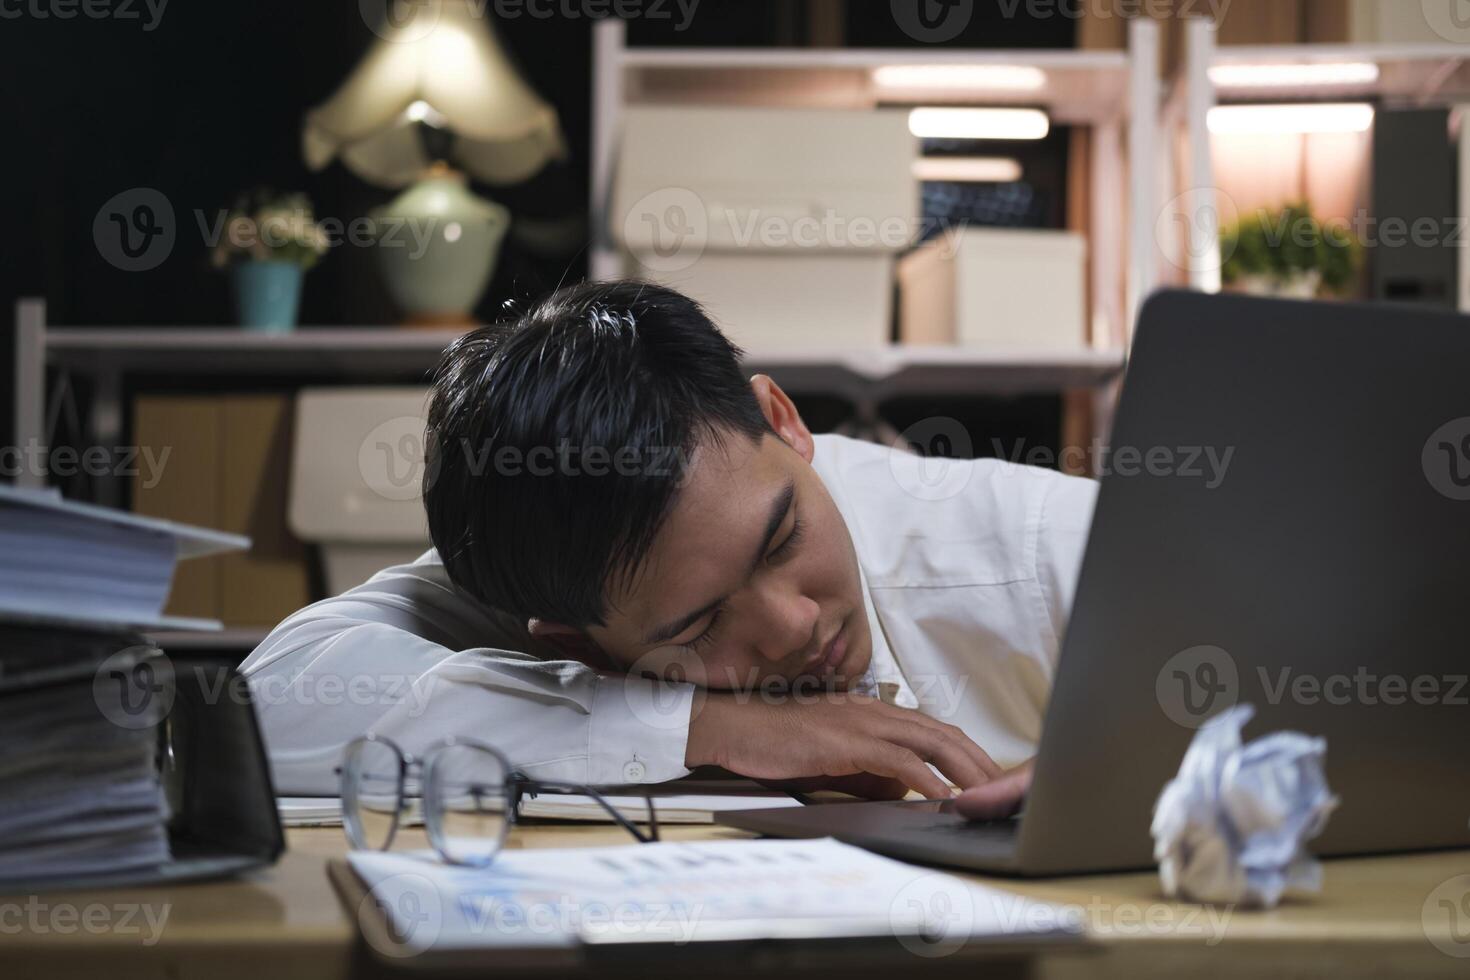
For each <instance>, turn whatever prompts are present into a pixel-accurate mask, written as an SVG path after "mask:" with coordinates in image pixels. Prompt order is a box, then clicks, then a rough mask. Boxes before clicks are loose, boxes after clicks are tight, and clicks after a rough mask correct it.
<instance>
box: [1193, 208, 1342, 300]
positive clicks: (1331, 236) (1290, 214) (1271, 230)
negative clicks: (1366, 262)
mask: <svg viewBox="0 0 1470 980" xmlns="http://www.w3.org/2000/svg"><path fill="white" fill-rule="evenodd" d="M1358 251H1359V245H1358V241H1357V239H1356V238H1355V237H1354V235H1353V233H1352V232H1351V231H1350V230H1349V229H1348V228H1347V227H1346V225H1342V226H1333V225H1332V224H1331V223H1326V224H1324V223H1323V222H1321V221H1318V220H1317V218H1316V217H1315V216H1313V214H1312V209H1311V206H1310V205H1308V204H1307V203H1306V202H1305V201H1301V202H1295V203H1291V204H1288V205H1286V206H1285V207H1283V208H1281V209H1280V210H1278V211H1269V210H1267V209H1265V208H1261V209H1258V210H1257V211H1256V212H1254V213H1253V214H1251V215H1247V216H1245V217H1242V218H1241V219H1240V221H1238V222H1237V223H1236V224H1234V225H1231V226H1230V227H1228V228H1225V229H1224V230H1223V231H1222V232H1221V233H1220V254H1221V255H1222V256H1223V257H1224V259H1225V263H1224V265H1223V266H1222V268H1221V270H1220V271H1221V277H1222V278H1223V280H1224V282H1225V285H1226V286H1227V287H1229V288H1232V289H1238V290H1240V291H1242V292H1247V293H1254V294H1256V295H1263V296H1285V297H1290V298H1295V299H1313V298H1315V297H1317V296H1319V295H1321V294H1323V293H1324V292H1327V293H1333V294H1337V295H1342V294H1344V293H1347V292H1350V291H1351V290H1352V288H1353V285H1354V283H1355V279H1356V273H1357V267H1358Z"/></svg>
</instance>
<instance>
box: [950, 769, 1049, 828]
mask: <svg viewBox="0 0 1470 980" xmlns="http://www.w3.org/2000/svg"><path fill="white" fill-rule="evenodd" d="M1035 761H1036V760H1035V759H1028V760H1026V761H1025V762H1023V763H1021V764H1020V765H1019V766H1017V767H1016V768H1014V769H1008V770H1006V772H1005V774H1004V775H1003V776H1001V777H1000V778H999V779H992V780H991V781H990V782H988V783H986V784H984V785H983V786H976V787H974V788H971V789H966V790H965V791H964V792H963V793H961V794H960V795H959V796H957V797H955V801H954V808H955V809H956V810H958V811H959V812H960V813H962V814H964V815H965V816H967V817H969V818H970V819H971V820H1004V819H1005V818H1006V817H1012V816H1015V814H1016V811H1018V810H1020V809H1021V804H1022V803H1023V802H1024V801H1025V799H1026V793H1027V792H1029V791H1030V789H1031V767H1032V764H1033V763H1034V762H1035Z"/></svg>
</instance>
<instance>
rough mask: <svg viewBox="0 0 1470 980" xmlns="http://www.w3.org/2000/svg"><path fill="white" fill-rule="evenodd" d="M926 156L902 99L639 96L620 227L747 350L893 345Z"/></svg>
mask: <svg viewBox="0 0 1470 980" xmlns="http://www.w3.org/2000/svg"><path fill="white" fill-rule="evenodd" d="M917 153H918V142H917V140H916V139H915V138H914V136H913V135H912V134H910V133H909V131H908V114H907V112H905V111H902V110H877V111H873V110H861V111H855V110H838V109H764V108H760V109H757V108H737V107H700V108H695V109H691V108H684V107H662V106H658V107H655V106H642V107H635V108H632V109H630V110H629V111H628V112H627V114H626V116H625V120H624V128H623V132H622V152H621V156H620V158H619V161H618V167H617V177H616V181H615V184H614V188H613V203H612V229H611V230H612V232H613V234H614V235H615V236H616V238H617V240H618V241H619V242H620V244H621V245H622V246H623V247H624V249H626V252H627V255H628V257H629V261H628V263H627V265H628V269H627V271H628V273H629V274H632V275H644V276H648V277H649V278H653V279H656V280H658V281H661V282H664V283H666V284H668V285H670V286H672V287H674V288H676V289H679V290H680V291H682V292H685V293H687V294H688V295H690V296H692V297H694V298H695V299H697V300H699V301H700V302H702V303H704V304H705V305H706V306H708V308H709V310H710V312H711V314H712V315H713V317H714V319H715V320H716V322H717V323H718V324H719V325H720V326H721V327H722V328H724V329H725V331H726V333H727V334H728V335H729V336H730V337H731V339H732V340H734V341H735V342H736V343H738V344H740V345H741V346H743V347H745V348H747V349H749V350H754V351H758V352H761V353H764V352H767V351H770V350H773V349H774V350H781V349H786V350H790V349H808V350H809V349H814V348H832V347H837V348H858V347H871V346H874V345H880V344H885V343H887V342H888V341H889V340H890V335H891V325H892V299H891V297H892V283H893V257H894V256H895V255H896V254H897V253H899V252H901V251H903V250H904V249H906V248H908V247H909V246H910V245H911V244H912V242H913V240H914V239H915V237H916V235H917V231H918V228H919V224H920V202H919V183H918V181H917V180H916V179H915V178H914V175H913V163H914V159H915V158H916V156H917Z"/></svg>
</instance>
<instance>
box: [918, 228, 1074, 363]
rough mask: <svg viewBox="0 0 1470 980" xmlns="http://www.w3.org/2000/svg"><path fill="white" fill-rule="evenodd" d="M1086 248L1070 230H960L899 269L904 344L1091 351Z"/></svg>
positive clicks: (936, 241)
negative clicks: (1088, 330)
mask: <svg viewBox="0 0 1470 980" xmlns="http://www.w3.org/2000/svg"><path fill="white" fill-rule="evenodd" d="M1086 260H1087V246H1086V242H1085V239H1084V238H1083V236H1082V235H1079V234H1077V233H1075V232H1069V231H1032V230H1022V229H1010V228H974V227H969V228H963V229H960V230H958V231H955V232H951V233H949V234H948V235H947V236H946V237H944V238H942V239H938V240H935V241H934V242H931V243H930V244H928V245H925V246H924V247H923V248H919V249H917V250H915V251H914V252H912V253H910V254H908V255H906V256H904V257H903V258H902V259H900V260H899V263H898V283H899V339H900V340H901V341H902V342H903V343H907V344H946V343H958V344H961V345H964V346H970V347H993V348H997V349H1011V350H1018V349H1026V350H1055V351H1067V350H1079V349H1082V348H1084V347H1086V346H1087V323H1086V316H1087V313H1086V310H1087V292H1086V275H1087V270H1086Z"/></svg>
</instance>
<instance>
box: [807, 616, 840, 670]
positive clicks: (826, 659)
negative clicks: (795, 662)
mask: <svg viewBox="0 0 1470 980" xmlns="http://www.w3.org/2000/svg"><path fill="white" fill-rule="evenodd" d="M846 659H847V626H846V624H843V625H842V626H840V627H838V629H837V633H836V634H835V635H834V636H833V637H832V639H830V640H828V641H827V642H826V643H825V644H824V645H823V646H822V648H821V649H820V650H818V651H817V652H816V653H814V654H813V655H812V656H811V659H809V660H808V661H807V662H806V665H805V666H804V667H803V668H802V673H803V674H814V675H816V676H817V677H831V676H834V675H836V673H837V668H838V667H840V666H842V663H843V661H845V660H846Z"/></svg>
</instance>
